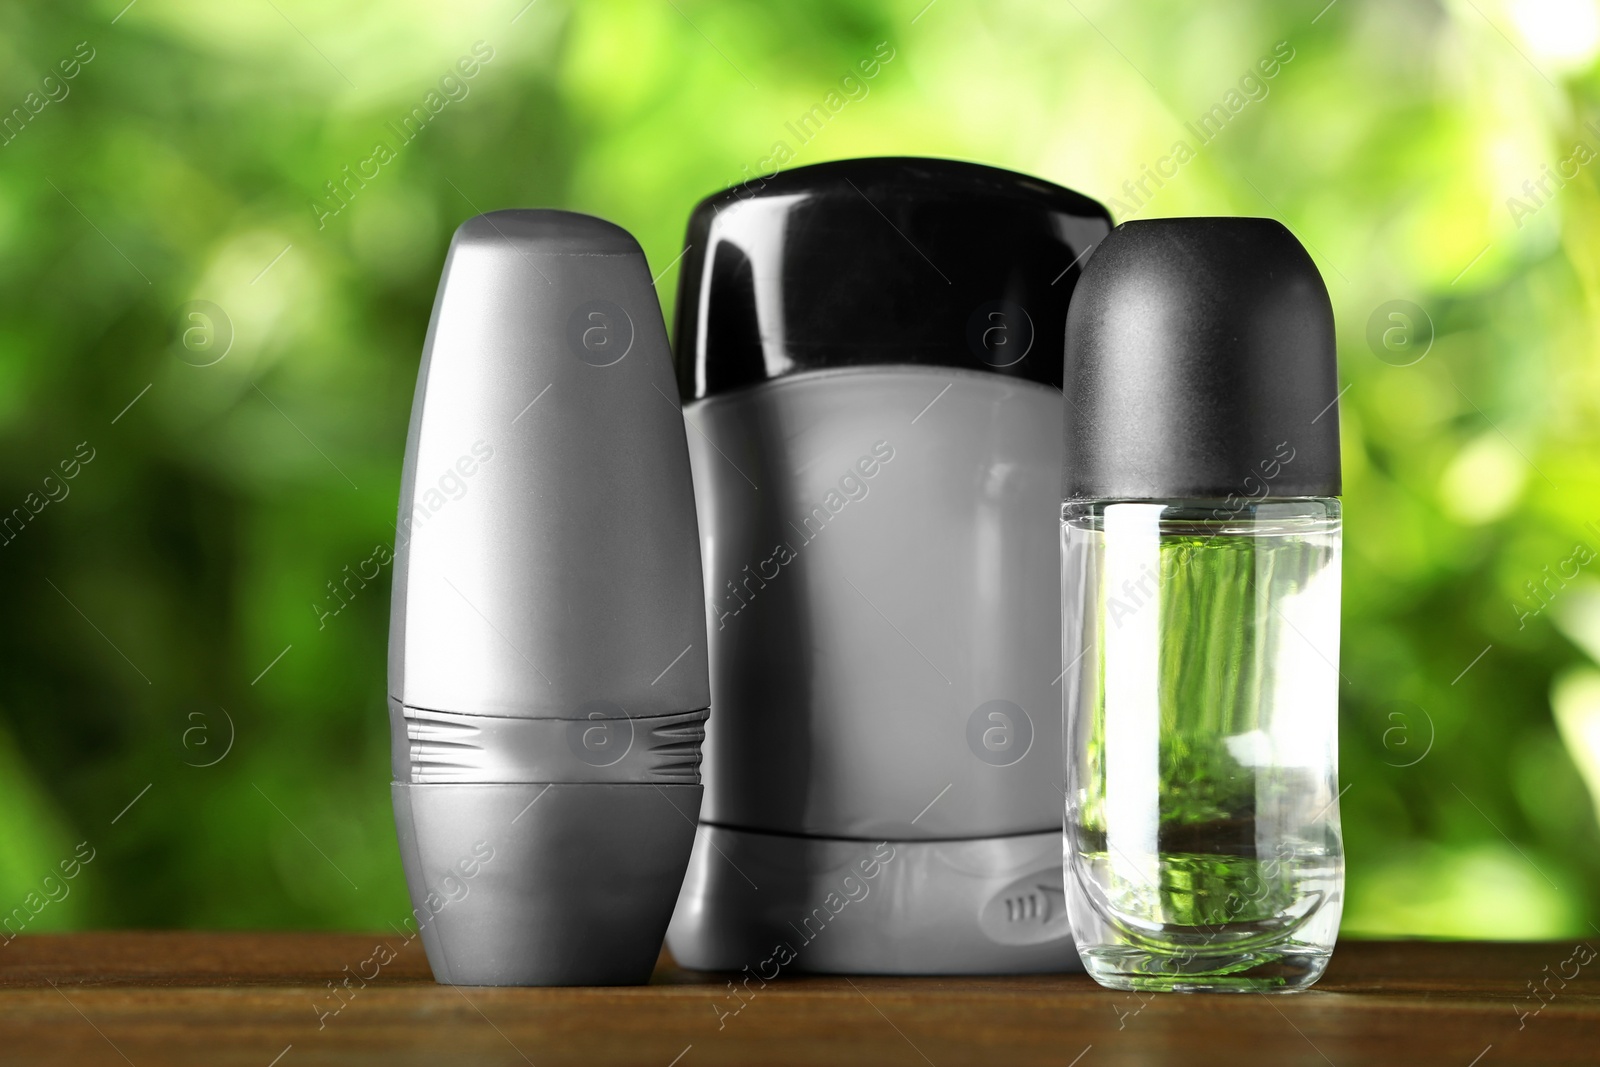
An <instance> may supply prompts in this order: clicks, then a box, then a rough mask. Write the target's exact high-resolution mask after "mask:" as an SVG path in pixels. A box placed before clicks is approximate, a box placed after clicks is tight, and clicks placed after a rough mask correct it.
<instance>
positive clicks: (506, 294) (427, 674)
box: [389, 211, 710, 985]
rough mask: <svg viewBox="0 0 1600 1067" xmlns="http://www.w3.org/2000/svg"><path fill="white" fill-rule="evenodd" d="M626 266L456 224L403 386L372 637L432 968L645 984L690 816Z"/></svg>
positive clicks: (607, 240) (602, 251)
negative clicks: (391, 510) (396, 468)
mask: <svg viewBox="0 0 1600 1067" xmlns="http://www.w3.org/2000/svg"><path fill="white" fill-rule="evenodd" d="M677 396H678V394H677V386H676V385H675V383H674V380H673V372H672V364H671V360H670V356H669V353H668V349H667V339H666V331H665V328H664V326H663V323H662V319H661V310H660V306H659V304H658V303H657V300H656V295H655V289H654V286H653V285H652V283H651V279H650V271H649V268H648V267H647V265H646V263H645V258H644V254H643V253H642V252H641V251H640V249H639V246H638V244H637V242H635V241H634V239H633V238H632V237H631V236H629V235H628V234H627V233H626V232H625V231H623V230H621V229H619V228H618V227H616V226H613V225H611V224H610V223H607V222H603V221H601V220H599V219H595V218H590V217H587V216H584V215H576V214H571V213H568V212H562V211H499V212H494V213H492V214H488V215H482V216H479V217H477V218H474V219H471V220H469V221H467V222H466V223H464V224H463V225H462V226H461V228H460V229H459V230H457V231H456V234H455V238H454V240H453V241H452V242H451V245H450V253H449V257H448V259H447V260H446V262H445V267H444V275H443V277H442V278H441V280H440V282H439V292H438V296H437V298H436V300H435V303H434V307H433V318H432V321H431V323H430V324H429V328H428V338H427V343H426V347H425V349H424V352H423V356H422V367H421V371H420V373H419V374H418V378H417V392H416V399H415V402H414V405H413V408H412V412H411V428H410V433H409V437H408V440H407V447H406V457H405V468H404V475H403V480H402V483H401V491H400V522H399V528H398V535H399V536H398V538H397V550H396V554H395V581H394V602H393V607H392V615H391V627H390V638H389V711H390V723H391V727H392V731H393V758H394V773H395V783H394V809H395V823H396V826H397V828H398V830H399V835H400V847H401V855H402V858H403V860H404V866H405V872H406V882H407V886H408V888H409V890H410V893H411V899H412V904H413V907H414V915H415V921H416V925H417V926H418V927H420V929H421V933H422V939H423V943H424V945H425V947H426V949H427V953H428V960H429V962H430V963H431V964H432V966H433V972H434V975H435V977H436V978H437V979H438V980H439V981H440V982H444V983H450V984H463V985H465V984H471V985H596V984H615V983H630V982H643V981H645V980H647V979H648V977H649V975H650V972H651V969H652V967H653V966H654V964H655V960H656V957H657V955H658V953H659V952H660V948H661V942H662V937H663V935H664V933H665V931H666V927H667V921H668V919H669V917H670V916H671V914H672V908H673V902H674V901H675V900H676V898H677V893H678V887H679V884H680V883H681V881H682V879H683V873H684V869H685V866H686V864H687V863H688V860H689V851H690V846H691V844H692V842H693V838H694V817H695V814H696V812H697V811H698V809H699V806H700V796H701V788H700V784H699V783H700V776H699V764H700V741H701V739H702V737H703V736H704V722H705V718H706V715H707V708H708V706H709V704H710V697H709V690H708V684H707V677H706V634H705V616H704V601H703V597H702V590H701V571H700V552H699V543H698V535H697V532H696V526H695V510H694V495H693V491H692V488H691V485H690V479H689V457H688V451H687V447H686V444H685V440H684V425H683V418H682V415H681V412H680V409H679V405H678V399H677Z"/></svg>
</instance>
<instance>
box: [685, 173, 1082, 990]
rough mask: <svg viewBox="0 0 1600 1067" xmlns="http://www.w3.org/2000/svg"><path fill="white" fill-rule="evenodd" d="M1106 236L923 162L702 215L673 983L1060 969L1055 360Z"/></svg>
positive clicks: (1053, 203)
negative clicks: (689, 735)
mask: <svg viewBox="0 0 1600 1067" xmlns="http://www.w3.org/2000/svg"><path fill="white" fill-rule="evenodd" d="M1109 230H1110V222H1109V219H1108V218H1107V215H1106V212H1105V210H1104V209H1103V208H1101V207H1100V205H1098V204H1096V203H1095V202H1093V201H1092V200H1088V199H1086V198H1084V197H1082V196H1079V195H1078V194H1076V193H1073V192H1070V191H1068V190H1066V189H1063V188H1060V187H1058V186H1054V185H1051V184H1049V183H1047V182H1043V181H1039V180H1038V179H1035V178H1029V177H1026V176H1023V175H1020V174H1013V173H1009V172H1007V171H1002V170H996V169H993V168H989V167H983V166H977V165H974V164H969V163H957V162H950V161H944V160H932V159H863V160H850V161H844V162H836V163H825V164H821V165H817V166H812V167H804V168H799V169H796V170H792V171H788V172H786V173H784V174H781V175H778V176H776V177H773V178H769V179H764V180H762V181H760V182H753V183H747V184H745V185H743V186H739V187H737V188H734V189H730V190H728V191H725V192H723V193H719V194H717V195H715V196H712V197H711V198H709V199H707V200H705V201H703V202H702V203H701V204H700V205H699V206H698V207H697V208H696V209H695V211H694V214H693V216H692V218H691V220H690V224H689V231H688V236H687V250H686V254H685V256H684V260H683V266H682V283H681V289H680V294H679V301H678V314H677V326H676V330H677V339H676V340H677V344H676V354H677V359H678V382H679V387H680V389H681V391H682V394H683V396H684V399H685V402H686V415H687V417H688V419H689V421H690V424H691V427H692V429H691V432H690V435H689V446H690V459H691V461H692V463H693V466H694V481H695V493H696V499H697V502H698V507H699V514H700V516H701V520H702V526H701V533H702V539H701V545H702V557H703V562H704V566H705V568H706V591H707V599H708V601H709V605H708V606H709V617H708V624H707V625H708V629H709V631H710V632H709V639H710V648H711V678H712V681H711V691H712V699H713V706H714V708H715V714H714V715H713V716H712V719H711V722H710V723H709V724H708V732H707V738H706V766H705V781H706V797H705V803H704V805H703V807H702V808H701V812H700V828H699V831H698V838H697V841H696V846H695V853H694V857H693V859H692V860H691V861H690V865H689V873H688V875H687V877H686V879H685V881H684V886H683V892H682V895H681V896H680V898H679V901H678V908H677V911H676V913H675V915H674V917H673V922H672V926H671V928H670V930H669V933H668V945H669V947H670V948H671V950H672V953H673V956H674V957H675V958H676V959H677V960H678V962H679V963H680V964H683V965H684V966H687V967H691V968H699V969H713V970H740V969H742V968H745V967H748V968H749V969H750V970H751V971H752V972H754V973H759V974H761V975H762V977H764V978H770V977H772V975H773V973H775V971H774V968H776V969H781V970H786V971H811V972H833V973H851V974H865V973H883V974H929V973H946V974H950V973H1003V972H1028V971H1060V970H1066V969H1076V968H1077V967H1078V961H1077V956H1076V953H1075V951H1074V948H1073V943H1072V937H1071V933H1070V931H1069V929H1068V926H1067V920H1066V917H1065V911H1064V902H1063V893H1062V881H1061V858H1062V845H1061V800H1062V794H1061V726H1060V712H1059V707H1060V696H1059V694H1060V689H1059V688H1058V686H1057V683H1058V680H1059V677H1060V674H1061V667H1062V663H1061V646H1060V636H1061V624H1060V603H1059V599H1058V597H1059V587H1058V582H1059V575H1060V559H1059V552H1058V549H1057V542H1056V528H1057V516H1056V512H1057V508H1058V506H1059V499H1058V495H1057V488H1058V485H1059V481H1060V464H1061V434H1062V429H1063V426H1062V408H1063V404H1064V401H1063V399H1062V394H1061V388H1060V387H1061V358H1060V351H1061V347H1060V346H1061V338H1062V336H1063V330H1064V328H1065V321H1066V313H1067V304H1068V299H1069V297H1070V295H1071V292H1072V288H1073V285H1074V283H1075V281H1076V279H1077V275H1078V271H1079V270H1080V268H1081V267H1082V264H1083V263H1084V261H1085V258H1086V256H1087V254H1088V253H1089V251H1090V250H1091V249H1092V248H1093V247H1094V245H1095V243H1096V242H1097V241H1098V240H1100V238H1101V237H1103V236H1104V235H1105V234H1106V233H1107V232H1109Z"/></svg>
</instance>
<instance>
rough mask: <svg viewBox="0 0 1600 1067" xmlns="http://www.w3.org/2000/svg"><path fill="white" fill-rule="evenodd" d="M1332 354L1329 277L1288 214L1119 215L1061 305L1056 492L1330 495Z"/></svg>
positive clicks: (1335, 425) (1333, 488)
mask: <svg viewBox="0 0 1600 1067" xmlns="http://www.w3.org/2000/svg"><path fill="white" fill-rule="evenodd" d="M1334 351H1335V349H1334V335H1333V307H1332V305H1331V304H1330V303H1329V301H1328V290H1327V287H1326V286H1325V285H1323V282H1322V275H1320V274H1319V273H1317V268H1316V264H1314V263H1313V262H1312V261H1311V257H1310V255H1308V254H1307V253H1306V250H1305V248H1304V247H1302V246H1301V244H1300V242H1299V241H1297V240H1296V239H1295V237H1294V235H1293V234H1292V233H1290V232H1289V231H1288V230H1287V229H1286V228H1284V226H1283V224H1282V223H1279V222H1276V221H1274V220H1272V219H1249V218H1198V219H1151V220H1145V221H1136V222H1126V223H1123V224H1122V225H1121V226H1119V227H1117V228H1116V229H1115V230H1113V231H1112V233H1111V235H1110V236H1109V237H1107V238H1106V239H1105V240H1104V241H1102V242H1101V243H1100V246H1099V248H1098V249H1096V251H1095V254H1094V257H1093V259H1091V260H1090V262H1089V264H1088V266H1087V267H1086V268H1085V270H1084V272H1083V277H1082V278H1081V279H1080V280H1079V282H1078V286H1077V289H1076V290H1075V292H1074V293H1073V297H1072V308H1071V311H1070V313H1069V314H1068V316H1067V348H1066V365H1065V374H1064V385H1063V391H1064V392H1065V393H1066V397H1067V436H1066V466H1065V470H1064V476H1063V479H1062V496H1063V498H1065V499H1069V500H1175V499H1185V498H1187V499H1197V498H1198V499H1225V498H1227V497H1228V495H1229V494H1235V495H1237V496H1239V497H1256V498H1259V497H1261V496H1263V495H1265V496H1269V497H1279V498H1282V497H1307V496H1337V495H1339V491H1340V483H1339V407H1338V403H1337V400H1338V393H1339V383H1338V372H1337V367H1336V365H1335V359H1334ZM1286 456H1287V457H1291V458H1289V459H1287V460H1285V457H1286Z"/></svg>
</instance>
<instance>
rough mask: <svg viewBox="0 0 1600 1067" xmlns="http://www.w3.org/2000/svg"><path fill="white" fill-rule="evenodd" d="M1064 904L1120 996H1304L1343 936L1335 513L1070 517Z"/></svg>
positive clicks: (1084, 506) (1084, 508) (1083, 508)
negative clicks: (1302, 992)
mask: <svg viewBox="0 0 1600 1067" xmlns="http://www.w3.org/2000/svg"><path fill="white" fill-rule="evenodd" d="M1061 518H1062V522H1061V533H1062V561H1063V567H1062V599H1063V608H1064V610H1063V616H1062V621H1063V640H1064V645H1065V657H1066V658H1065V660H1064V662H1065V663H1066V664H1067V665H1068V666H1067V671H1066V673H1065V674H1064V675H1063V677H1062V685H1063V701H1064V705H1065V707H1064V711H1065V715H1066V720H1065V721H1066V730H1067V734H1066V756H1067V792H1066V821H1065V833H1066V842H1065V844H1066V896H1067V909H1068V912H1069V914H1070V916H1071V919H1072V927H1073V931H1074V934H1075V936H1076V938H1077V943H1078V950H1079V952H1080V954H1081V955H1082V957H1083V961H1084V965H1085V967H1086V968H1087V970H1088V971H1089V973H1090V974H1091V975H1093V976H1094V978H1095V979H1096V980H1097V981H1098V982H1100V984H1102V985H1105V986H1109V987H1111V988H1116V989H1139V990H1152V989H1154V990H1180V991H1196V992H1200V991H1204V992H1212V991H1227V990H1240V991H1251V992H1290V991H1294V990H1298V989H1304V988H1305V987H1307V986H1309V985H1310V984H1311V983H1312V982H1314V981H1316V980H1317V978H1318V977H1319V976H1320V975H1321V974H1322V971H1323V970H1324V968H1325V967H1326V966H1327V961H1328V957H1329V955H1330V953H1331V952H1332V949H1333V943H1334V938H1335V936H1336V935H1337V933H1338V929H1339V914H1340V910H1341V907H1342V902H1343V890H1344V853H1343V846H1342V842H1341V837H1340V831H1339V799H1338V681H1339V668H1338V663H1339V598H1340V569H1339V563H1340V559H1339V556H1340V512H1339V502H1338V501H1337V500H1334V499H1327V498H1315V499H1291V500H1270V499H1268V500H1260V501H1254V502H1251V501H1246V502H1244V503H1240V502H1239V501H1238V500H1237V498H1233V499H1231V500H1229V501H1227V502H1223V501H1173V502H1142V501H1140V502H1115V501H1111V502H1107V501H1094V502H1082V501H1069V502H1068V503H1066V504H1063V505H1062V513H1061Z"/></svg>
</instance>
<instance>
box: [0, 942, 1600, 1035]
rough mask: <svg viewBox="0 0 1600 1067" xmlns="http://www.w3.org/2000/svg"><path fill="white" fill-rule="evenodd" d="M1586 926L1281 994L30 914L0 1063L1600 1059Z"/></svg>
mask: <svg viewBox="0 0 1600 1067" xmlns="http://www.w3.org/2000/svg"><path fill="white" fill-rule="evenodd" d="M1590 943H1592V944H1596V945H1600V937H1597V938H1594V939H1593V940H1592V942H1559V943H1542V944H1490V943H1433V942H1360V941H1355V942H1346V943H1342V944H1341V945H1340V946H1339V948H1338V950H1337V951H1336V952H1335V953H1334V958H1333V964H1332V966H1331V967H1330V968H1329V970H1328V973H1327V975H1326V976H1325V977H1324V978H1323V980H1322V981H1321V982H1320V983H1318V985H1317V986H1316V987H1315V988H1314V989H1312V990H1311V991H1310V992H1307V993H1302V994H1299V995H1295V996H1272V997H1268V996H1261V995H1255V994H1234V995H1228V996H1217V995H1213V996H1185V995H1176V994H1164V995H1162V994H1157V995H1147V997H1146V999H1145V1000H1144V1001H1141V1000H1140V999H1139V998H1138V997H1136V996H1135V995H1134V994H1131V993H1114V992H1110V991H1108V990H1103V989H1100V988H1099V987H1097V986H1096V985H1095V984H1094V983H1093V982H1091V981H1090V980H1089V979H1088V978H1086V977H1084V976H1082V975H1063V976H1049V977H1026V978H855V979H847V978H809V977H796V978H780V979H778V980H777V981H774V982H772V983H771V984H769V985H767V986H766V988H764V989H763V988H761V987H760V984H759V981H752V982H751V988H752V989H753V990H754V992H751V993H745V994H744V996H745V998H746V999H745V1000H743V1001H741V1000H739V999H736V997H735V995H734V993H733V992H732V991H731V989H730V988H729V986H728V982H727V979H728V976H726V975H720V976H719V975H708V974H695V973H691V972H686V971H682V970H679V969H677V968H676V967H675V966H673V965H672V963H671V961H670V960H669V959H666V958H663V960H662V963H661V965H660V966H659V967H657V969H656V974H655V978H654V980H653V981H652V983H651V984H650V985H648V986H639V987H624V988H609V989H485V988H452V987H446V986H439V985H435V984H434V983H433V981H432V980H431V977H430V975H429V971H428V965H427V961H426V960H425V959H424V958H423V954H422V950H421V946H420V945H419V944H416V943H414V942H413V943H407V942H406V941H404V940H403V939H402V938H401V937H400V936H398V935H387V936H386V935H381V934H379V935H372V936H361V935H348V934H337V935H329V934H246V933H93V934H67V935H36V936H28V935H23V936H21V937H17V938H15V939H14V940H12V941H11V942H9V943H7V944H4V945H0V1063H4V1064H33V1063H49V1064H71V1065H73V1067H94V1065H99V1064H108V1065H122V1064H134V1065H136V1067H147V1065H156V1064H207V1065H211V1064H216V1065H227V1064H246V1065H249V1067H273V1065H276V1067H306V1065H309V1064H333V1063H338V1064H386V1065H388V1064H413V1063H414V1064H430V1065H433V1064H451V1063H473V1064H512V1065H520V1064H535V1065H537V1067H552V1065H559V1064H578V1063H584V1064H645V1065H649V1067H672V1065H676V1067H699V1065H702V1064H732V1063H759V1064H790V1063H793V1064H814V1063H828V1064H871V1065H874V1067H877V1065H890V1064H909V1065H913V1067H915V1065H923V1064H933V1065H935V1067H946V1065H953V1064H962V1063H996V1064H1007V1065H1009V1064H1034V1063H1038V1064H1057V1065H1061V1067H1068V1065H1074V1067H1109V1065H1113V1064H1138V1065H1159V1064H1183V1065H1185V1067H1189V1065H1196V1064H1229V1065H1233V1064H1249V1063H1262V1064H1272V1065H1275V1067H1278V1065H1294V1064H1315V1065H1324V1064H1334V1065H1336V1067H1346V1065H1355V1064H1401V1065H1404V1067H1423V1065H1430V1064H1445V1065H1450V1067H1499V1065H1505V1064H1516V1065H1519V1067H1520V1065H1544V1064H1588V1065H1593V1064H1597V1063H1600V977H1597V975H1600V958H1596V956H1595V953H1594V952H1593V951H1591V950H1589V949H1587V948H1586V947H1579V946H1580V945H1587V944H1590ZM380 946H382V948H381V949H380ZM347 967H348V968H349V971H346V969H345V968H347ZM356 973H361V974H366V975H374V974H375V975H376V976H375V977H372V978H371V979H370V980H367V981H366V982H365V984H364V985H363V983H362V981H361V979H359V978H354V979H351V981H350V983H349V986H348V988H344V987H342V988H344V991H343V993H342V995H338V994H335V993H334V992H333V990H332V988H331V986H330V983H332V984H337V983H338V982H340V981H341V980H343V979H344V977H345V976H346V975H349V974H356ZM1535 988H1537V989H1538V990H1539V996H1538V997H1536V996H1535V994H1534V992H1533V990H1534V989H1535ZM741 1003H742V1005H743V1006H742V1007H740V1004H741ZM735 1009H737V1010H735Z"/></svg>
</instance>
